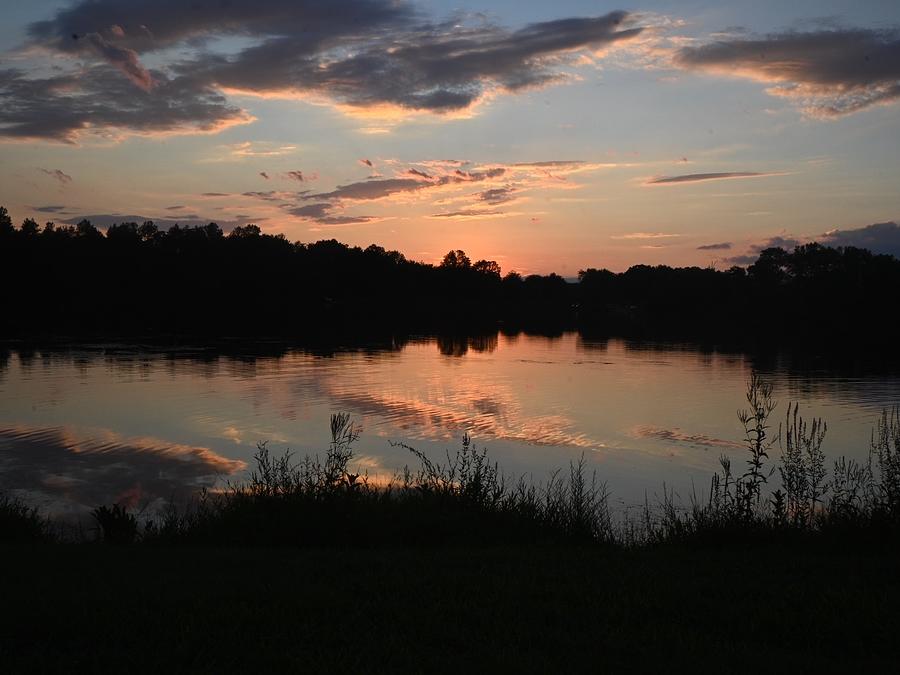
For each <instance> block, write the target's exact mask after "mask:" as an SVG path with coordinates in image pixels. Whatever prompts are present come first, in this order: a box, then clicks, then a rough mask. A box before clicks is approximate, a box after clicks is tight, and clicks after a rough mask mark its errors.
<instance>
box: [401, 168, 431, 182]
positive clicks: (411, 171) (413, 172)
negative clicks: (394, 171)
mask: <svg viewBox="0 0 900 675" xmlns="http://www.w3.org/2000/svg"><path fill="white" fill-rule="evenodd" d="M406 173H407V175H410V176H416V177H418V178H424V179H425V180H432V179H433V178H434V176H432V175H431V174H428V173H425V172H424V171H419V170H418V169H409V170H407V172H406Z"/></svg>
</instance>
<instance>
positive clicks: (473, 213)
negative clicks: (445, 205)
mask: <svg viewBox="0 0 900 675" xmlns="http://www.w3.org/2000/svg"><path fill="white" fill-rule="evenodd" d="M502 215H504V214H503V212H502V211H492V210H490V209H463V210H462V211H452V212H450V213H435V214H433V215H431V216H430V217H431V218H451V219H453V220H464V219H468V218H485V217H489V216H502Z"/></svg>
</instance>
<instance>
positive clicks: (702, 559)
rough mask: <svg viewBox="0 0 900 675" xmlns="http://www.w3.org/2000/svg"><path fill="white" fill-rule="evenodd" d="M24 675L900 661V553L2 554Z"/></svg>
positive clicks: (12, 662) (45, 550)
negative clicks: (44, 674) (27, 674)
mask: <svg viewBox="0 0 900 675" xmlns="http://www.w3.org/2000/svg"><path fill="white" fill-rule="evenodd" d="M0 555H2V559H3V561H4V562H3V567H4V572H3V593H2V612H0V663H2V664H3V667H2V670H3V672H7V673H18V672H47V673H56V672H59V673H72V672H120V673H126V672H127V673H135V672H155V673H161V672H191V673H198V672H201V673H207V672H208V673H223V672H276V671H280V672H313V673H319V672H351V671H355V672H456V673H459V672H488V671H495V672H512V671H516V672H662V671H665V672H680V671H683V672H716V673H728V672H794V673H805V672H810V673H812V672H816V673H821V672H864V671H866V670H869V671H871V672H893V669H894V668H895V667H896V665H897V663H900V641H898V640H897V635H898V629H900V564H898V563H900V555H898V554H896V553H891V552H887V553H885V552H881V553H878V554H875V553H870V552H866V551H856V550H846V549H845V550H841V549H834V548H829V549H823V548H821V547H818V546H816V547H812V548H809V547H796V548H793V549H790V550H786V549H785V548H784V547H783V546H777V547H776V546H763V547H754V548H752V549H748V548H730V549H727V550H722V549H719V550H716V549H709V548H707V549H704V548H692V549H688V548H684V547H679V546H668V547H659V548H643V549H638V550H631V551H625V550H611V549H597V548H525V549H523V548H504V549H465V548H456V549H443V550H435V549H432V550H420V549H408V548H407V549H379V550H358V549H357V550H352V551H347V550H334V549H296V548H294V549H291V548H278V549H260V548H240V549H233V548H212V547H203V548H185V547H177V548H168V547H111V546H100V545H91V544H82V545H69V546H58V545H56V546H34V547H25V548H22V547H21V546H19V547H16V548H7V549H5V550H4V549H0Z"/></svg>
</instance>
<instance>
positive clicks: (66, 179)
mask: <svg viewBox="0 0 900 675" xmlns="http://www.w3.org/2000/svg"><path fill="white" fill-rule="evenodd" d="M0 115H2V113H0ZM38 171H40V172H42V173H45V174H47V175H48V176H50V177H51V178H55V179H56V180H58V181H59V182H60V183H61V184H63V185H67V184H68V183H71V182H72V176H70V175H69V174H67V173H65V172H63V171H61V170H59V169H38Z"/></svg>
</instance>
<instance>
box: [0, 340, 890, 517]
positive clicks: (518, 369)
mask: <svg viewBox="0 0 900 675" xmlns="http://www.w3.org/2000/svg"><path fill="white" fill-rule="evenodd" d="M754 368H757V369H759V370H761V371H762V372H763V373H764V374H765V376H766V377H768V378H769V379H771V380H772V382H773V383H774V385H775V394H776V398H778V400H779V401H780V405H779V408H778V409H777V410H776V412H775V414H774V416H773V424H774V425H775V426H776V427H777V423H778V421H780V420H781V418H782V417H783V415H784V413H785V408H786V404H787V402H788V401H796V402H799V403H800V405H801V410H802V412H803V414H805V415H810V416H812V415H816V416H822V417H825V418H826V420H827V422H828V436H827V438H826V441H825V450H826V452H827V453H828V454H829V455H832V456H836V455H839V454H846V455H848V456H853V457H857V458H862V457H864V456H865V455H866V452H867V446H868V439H869V435H870V432H871V428H872V425H873V422H874V421H875V419H876V417H877V415H878V414H879V412H880V411H881V409H882V408H884V407H885V406H887V405H891V404H893V403H894V402H897V401H900V378H898V377H897V376H896V375H893V374H890V373H886V372H882V371H880V370H879V369H878V368H876V369H875V370H874V371H872V370H868V371H858V370H857V369H850V370H849V374H848V372H847V370H846V369H835V368H832V367H825V366H822V367H815V366H814V367H812V368H810V367H809V365H808V364H806V365H805V366H804V367H803V368H802V369H798V368H796V367H795V365H794V360H792V359H788V358H786V357H785V358H774V359H771V358H770V359H766V360H761V359H759V358H754V357H751V356H749V355H746V354H741V353H727V352H717V351H714V350H713V351H710V350H705V351H701V350H698V349H696V348H693V347H690V346H683V345H671V344H668V345H667V344H653V343H634V342H627V341H623V340H603V341H591V340H587V339H585V338H582V337H581V336H579V335H578V334H575V333H569V334H564V335H562V336H560V337H556V338H547V337H539V336H529V335H524V334H520V335H503V334H498V335H491V336H486V337H484V336H483V337H478V338H423V339H419V340H412V341H409V342H404V343H398V344H394V345H390V346H387V347H385V346H380V347H378V348H375V347H373V348H371V349H338V348H335V349H333V350H329V351H328V352H324V353H323V352H322V351H321V350H317V351H313V350H305V349H283V348H277V349H272V348H267V349H265V350H261V349H259V348H258V347H249V348H243V349H241V350H239V351H238V353H229V354H223V353H218V352H216V351H210V350H190V349H180V350H160V349H150V348H136V347H128V346H121V345H105V346H90V347H71V348H67V349H58V348H57V349H53V350H24V349H20V350H7V351H0V490H3V491H6V492H13V493H15V494H19V495H21V496H23V497H25V498H26V499H28V500H29V501H31V502H33V503H36V504H39V505H41V506H42V507H43V508H44V509H46V510H48V511H51V512H53V513H56V514H58V515H65V514H76V515H77V514H83V513H85V512H86V510H87V509H89V508H91V507H93V506H95V505H97V504H101V503H111V502H114V501H119V502H123V503H127V504H129V505H132V506H135V507H137V508H150V509H152V508H156V507H158V506H159V505H160V504H162V503H163V502H164V501H166V500H172V499H174V500H183V499H186V498H188V497H189V496H190V495H191V494H192V493H193V492H195V491H196V490H198V489H201V488H204V487H207V488H209V487H215V486H218V485H221V484H222V483H223V482H224V481H226V480H229V479H231V480H235V479H239V478H240V477H241V476H242V475H243V473H244V471H245V470H246V467H247V465H248V464H249V463H252V456H253V453H254V452H255V450H256V445H257V443H258V442H268V443H269V447H270V448H271V449H272V450H274V451H276V452H280V451H282V450H284V449H288V448H290V449H293V450H295V451H297V452H299V453H304V452H310V451H312V452H315V451H316V450H317V449H321V448H324V447H325V446H326V444H327V441H328V418H329V415H330V414H331V413H332V412H337V411H346V412H349V413H351V414H352V415H353V417H354V418H355V419H356V420H357V422H358V423H359V425H360V426H361V427H362V430H363V432H362V436H361V438H360V440H359V442H358V443H357V445H356V453H357V456H358V465H359V467H360V469H361V470H362V471H364V472H368V474H369V475H370V477H371V478H372V479H373V480H387V479H389V478H390V477H391V476H392V475H393V474H394V472H395V471H396V470H398V469H400V468H402V466H403V465H404V464H406V463H412V460H413V459H414V458H412V457H411V456H410V455H409V453H408V451H407V450H405V449H403V448H401V447H399V446H393V445H391V441H402V442H404V443H407V444H409V445H412V446H415V447H416V448H418V449H420V450H422V451H424V452H426V453H427V454H429V455H431V456H433V457H439V456H442V455H443V453H444V452H445V450H447V449H450V450H451V451H452V450H455V448H456V447H457V446H458V445H459V440H460V438H461V437H462V435H463V434H464V433H466V432H468V433H469V434H471V435H472V437H473V438H474V440H475V442H476V444H477V445H479V446H484V447H486V448H487V449H488V450H489V453H490V455H491V456H492V457H493V458H494V459H496V460H497V461H498V462H499V463H500V465H501V467H502V468H503V470H504V471H505V472H506V473H507V474H508V475H510V476H512V477H518V476H520V475H523V474H524V475H527V476H532V477H533V478H534V480H535V481H537V482H539V481H540V480H543V479H545V478H546V476H547V475H548V474H549V472H550V471H551V470H553V469H554V468H558V467H567V466H568V464H569V462H570V461H573V460H577V459H578V458H579V457H580V456H581V455H584V457H585V459H586V461H587V463H588V465H589V467H590V468H592V469H595V470H596V471H597V473H598V476H599V477H600V478H602V479H603V480H605V481H606V482H607V483H608V486H609V489H610V490H611V492H612V494H613V497H614V499H615V500H616V503H617V504H620V505H632V504H636V503H639V502H642V501H643V499H644V496H645V494H647V495H649V496H650V498H651V499H653V496H654V494H661V492H662V489H663V485H664V484H665V485H666V486H668V487H669V488H673V489H675V490H676V491H678V492H679V493H680V494H683V495H687V493H688V492H690V491H691V489H692V487H693V488H694V489H697V490H698V491H702V490H703V489H705V488H706V486H707V484H708V480H709V476H710V475H711V473H712V472H713V471H715V470H716V468H717V467H718V457H719V456H720V455H721V454H722V453H726V454H729V455H731V456H732V457H733V458H734V460H735V461H736V462H740V461H742V460H743V457H742V456H741V452H740V449H739V445H740V441H741V439H742V430H741V427H740V425H739V424H738V421H737V418H736V414H735V413H736V411H737V410H738V409H739V408H740V407H742V406H743V405H744V400H743V393H744V389H745V383H746V380H747V378H748V377H749V375H750V373H751V372H752V371H753V369H754ZM776 454H777V453H776Z"/></svg>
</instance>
